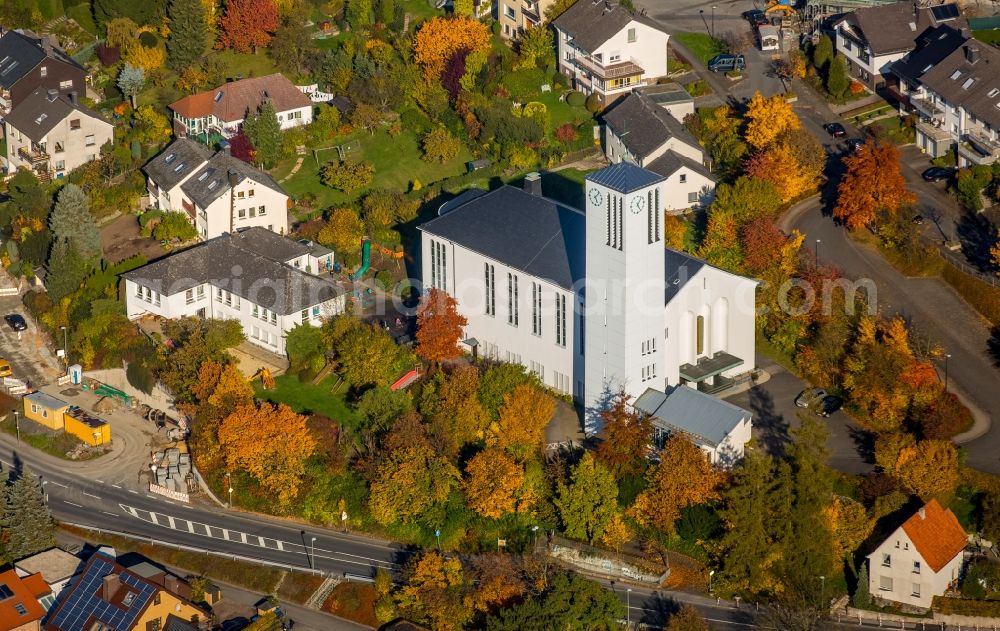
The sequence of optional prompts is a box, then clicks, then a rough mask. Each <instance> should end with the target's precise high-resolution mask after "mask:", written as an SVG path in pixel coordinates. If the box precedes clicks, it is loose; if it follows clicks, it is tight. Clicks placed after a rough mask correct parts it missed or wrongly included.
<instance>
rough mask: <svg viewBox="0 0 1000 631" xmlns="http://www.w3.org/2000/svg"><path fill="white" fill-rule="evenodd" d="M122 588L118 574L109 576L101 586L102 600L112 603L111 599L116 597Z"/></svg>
mask: <svg viewBox="0 0 1000 631" xmlns="http://www.w3.org/2000/svg"><path fill="white" fill-rule="evenodd" d="M121 586H122V583H121V579H119V578H118V575H117V574H108V575H107V576H105V577H104V581H103V584H102V585H101V600H103V601H106V602H111V599H112V598H114V597H115V594H117V593H118V590H119V589H120V588H121Z"/></svg>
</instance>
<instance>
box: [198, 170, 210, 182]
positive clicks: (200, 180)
mask: <svg viewBox="0 0 1000 631" xmlns="http://www.w3.org/2000/svg"><path fill="white" fill-rule="evenodd" d="M207 177H208V171H205V172H204V173H202V174H201V175H199V176H198V181H199V182H204V181H205V178H207Z"/></svg>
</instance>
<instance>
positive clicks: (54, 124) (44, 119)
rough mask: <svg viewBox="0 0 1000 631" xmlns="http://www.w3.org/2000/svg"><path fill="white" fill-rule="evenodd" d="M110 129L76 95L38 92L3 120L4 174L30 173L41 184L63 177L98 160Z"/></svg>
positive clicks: (39, 89)
mask: <svg viewBox="0 0 1000 631" xmlns="http://www.w3.org/2000/svg"><path fill="white" fill-rule="evenodd" d="M113 129H114V127H113V126H112V125H111V123H109V122H108V121H106V120H104V118H103V117H102V116H101V115H100V114H98V113H97V112H95V111H93V110H91V109H89V108H87V107H84V106H83V105H81V104H80V102H79V100H78V99H77V96H76V93H75V92H71V93H70V94H69V96H63V95H61V94H59V92H58V91H57V90H55V89H51V88H50V89H48V90H46V89H45V88H38V89H37V90H35V91H34V92H32V93H31V94H30V95H29V96H28V97H27V98H25V99H24V100H23V101H21V102H20V103H19V104H18V105H17V106H16V107H14V109H12V110H11V111H10V113H9V114H7V116H6V118H4V134H5V135H6V139H7V155H6V158H7V172H8V173H14V172H16V171H17V169H18V168H25V169H29V170H31V171H33V172H34V173H35V175H37V176H38V177H39V179H42V180H48V179H50V178H52V177H53V176H55V177H64V176H65V175H66V174H67V173H69V172H70V171H72V170H73V169H75V168H77V167H78V166H80V165H81V164H84V163H86V162H90V161H91V160H95V159H96V158H97V157H98V156H100V155H101V147H102V146H103V145H104V144H105V143H108V142H111V139H112V132H113Z"/></svg>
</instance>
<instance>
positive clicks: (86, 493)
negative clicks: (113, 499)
mask: <svg viewBox="0 0 1000 631" xmlns="http://www.w3.org/2000/svg"><path fill="white" fill-rule="evenodd" d="M83 494H84V495H86V496H87V497H92V498H94V499H95V500H99V499H101V498H99V497H97V496H96V495H91V494H90V493H88V492H86V491H84V492H83Z"/></svg>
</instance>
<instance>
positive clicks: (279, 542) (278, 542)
mask: <svg viewBox="0 0 1000 631" xmlns="http://www.w3.org/2000/svg"><path fill="white" fill-rule="evenodd" d="M274 542H275V543H276V544H278V549H279V550H281V551H282V552H284V551H285V546H284V544H282V543H281V541H279V540H277V539H275V540H274Z"/></svg>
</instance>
